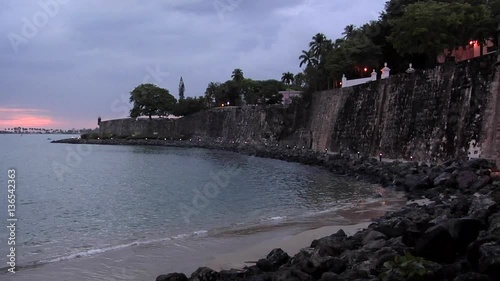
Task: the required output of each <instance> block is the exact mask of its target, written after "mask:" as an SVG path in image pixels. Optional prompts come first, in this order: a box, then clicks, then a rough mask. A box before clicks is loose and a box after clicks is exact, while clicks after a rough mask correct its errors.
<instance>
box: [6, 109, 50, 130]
mask: <svg viewBox="0 0 500 281" xmlns="http://www.w3.org/2000/svg"><path fill="white" fill-rule="evenodd" d="M46 113H48V111H47V110H44V109H36V108H7V107H0V127H6V128H10V127H37V128H40V127H53V126H56V125H59V124H60V123H59V122H56V121H54V119H53V118H52V117H50V116H48V115H47V114H46Z"/></svg>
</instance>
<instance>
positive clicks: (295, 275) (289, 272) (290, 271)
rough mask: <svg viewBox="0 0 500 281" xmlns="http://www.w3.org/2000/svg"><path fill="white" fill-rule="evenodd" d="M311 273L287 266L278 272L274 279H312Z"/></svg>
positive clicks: (308, 280) (285, 280) (277, 280)
mask: <svg viewBox="0 0 500 281" xmlns="http://www.w3.org/2000/svg"><path fill="white" fill-rule="evenodd" d="M312 280H313V278H312V277H311V275H309V274H307V273H304V272H302V271H300V270H298V269H294V268H286V269H282V270H280V271H278V272H276V273H275V274H274V276H273V280H272V281H312Z"/></svg>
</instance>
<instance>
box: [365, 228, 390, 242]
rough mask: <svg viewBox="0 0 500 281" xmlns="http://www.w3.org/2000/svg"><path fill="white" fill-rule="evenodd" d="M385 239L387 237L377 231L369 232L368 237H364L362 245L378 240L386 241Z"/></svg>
mask: <svg viewBox="0 0 500 281" xmlns="http://www.w3.org/2000/svg"><path fill="white" fill-rule="evenodd" d="M386 238H387V237H386V236H385V235H384V234H382V233H380V232H378V231H375V230H373V231H370V233H368V235H366V236H365V238H364V239H363V242H362V244H363V245H366V244H368V243H369V242H372V241H375V240H379V239H386Z"/></svg>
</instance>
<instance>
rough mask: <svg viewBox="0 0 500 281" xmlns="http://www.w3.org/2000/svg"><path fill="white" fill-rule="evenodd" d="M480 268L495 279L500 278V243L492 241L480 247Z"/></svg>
mask: <svg viewBox="0 0 500 281" xmlns="http://www.w3.org/2000/svg"><path fill="white" fill-rule="evenodd" d="M478 269H479V272H481V273H484V274H487V275H489V276H490V277H491V278H492V279H493V280H500V245H498V244H497V243H496V242H490V243H485V244H483V245H481V247H479V261H478Z"/></svg>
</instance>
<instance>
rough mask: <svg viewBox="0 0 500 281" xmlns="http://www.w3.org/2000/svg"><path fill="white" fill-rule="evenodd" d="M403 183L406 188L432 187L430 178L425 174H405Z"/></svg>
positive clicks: (411, 189)
mask: <svg viewBox="0 0 500 281" xmlns="http://www.w3.org/2000/svg"><path fill="white" fill-rule="evenodd" d="M405 185H406V187H407V188H408V190H410V191H413V190H418V189H427V188H430V187H432V182H431V180H430V178H429V177H428V176H426V175H406V177H405Z"/></svg>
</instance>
